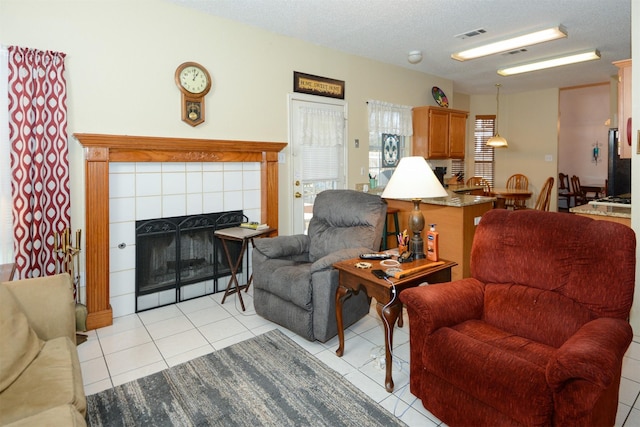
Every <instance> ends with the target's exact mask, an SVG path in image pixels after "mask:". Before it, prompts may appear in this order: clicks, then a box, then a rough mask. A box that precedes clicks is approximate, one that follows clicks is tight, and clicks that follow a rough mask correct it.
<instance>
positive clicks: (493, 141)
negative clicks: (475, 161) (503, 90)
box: [487, 83, 508, 148]
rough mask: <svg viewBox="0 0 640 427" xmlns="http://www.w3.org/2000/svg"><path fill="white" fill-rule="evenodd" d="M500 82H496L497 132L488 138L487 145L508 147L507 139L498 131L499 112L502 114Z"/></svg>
mask: <svg viewBox="0 0 640 427" xmlns="http://www.w3.org/2000/svg"><path fill="white" fill-rule="evenodd" d="M500 86H502V85H501V84H500V83H496V89H497V91H498V94H497V95H496V104H497V107H496V126H495V128H496V133H495V135H494V136H492V137H491V138H489V139H488V140H487V145H488V146H489V147H493V148H506V147H508V144H507V140H506V139H504V138H503V137H501V136H500V134H499V133H498V114H500Z"/></svg>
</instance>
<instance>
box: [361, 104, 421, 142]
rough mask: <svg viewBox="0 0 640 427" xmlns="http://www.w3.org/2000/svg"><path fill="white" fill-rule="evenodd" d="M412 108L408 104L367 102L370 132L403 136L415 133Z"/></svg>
mask: <svg viewBox="0 0 640 427" xmlns="http://www.w3.org/2000/svg"><path fill="white" fill-rule="evenodd" d="M411 108H412V107H410V106H407V105H396V104H390V103H388V102H382V101H373V100H369V101H368V102H367V110H368V112H369V132H372V133H375V134H383V133H389V134H392V135H402V136H411V135H413V121H412V119H411Z"/></svg>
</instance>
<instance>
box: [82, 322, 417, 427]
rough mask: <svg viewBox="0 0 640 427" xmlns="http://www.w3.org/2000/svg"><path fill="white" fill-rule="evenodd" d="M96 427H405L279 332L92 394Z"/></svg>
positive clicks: (90, 414) (91, 410)
mask: <svg viewBox="0 0 640 427" xmlns="http://www.w3.org/2000/svg"><path fill="white" fill-rule="evenodd" d="M87 421H88V424H89V425H90V426H109V427H112V426H358V427H359V426H365V425H366V426H403V425H405V424H404V423H402V422H401V421H400V420H398V419H397V418H395V417H394V416H393V414H391V413H389V412H388V411H386V410H385V409H384V408H382V407H381V406H380V405H378V404H377V403H376V402H375V401H374V400H373V399H371V398H370V397H368V396H367V395H365V394H364V393H363V392H362V391H360V390H358V389H357V388H356V387H355V386H353V385H352V384H351V383H349V382H348V381H347V380H345V379H344V378H342V377H341V376H340V375H339V374H338V373H336V372H335V371H333V370H331V369H330V368H328V367H327V366H326V365H325V364H323V363H322V362H321V361H319V360H318V359H316V358H315V357H313V356H311V355H310V354H309V353H307V352H306V351H305V350H304V349H303V348H302V347H300V346H299V345H298V344H296V343H295V342H293V341H292V340H291V339H289V338H288V337H287V336H285V335H284V334H283V333H282V332H280V331H278V330H273V331H269V332H267V333H265V334H263V335H260V336H258V337H255V338H252V339H249V340H246V341H243V342H240V343H238V344H234V345H232V346H229V347H227V348H224V349H222V350H219V351H216V352H214V353H211V354H208V355H205V356H202V357H199V358H197V359H194V360H191V361H189V362H186V363H183V364H181V365H178V366H174V367H172V368H169V369H166V370H164V371H162V372H158V373H156V374H153V375H149V376H148V377H144V378H140V379H138V380H136V381H132V382H130V383H127V384H123V385H120V386H117V387H115V388H112V389H109V390H105V391H103V392H100V393H96V394H93V395H90V396H87Z"/></svg>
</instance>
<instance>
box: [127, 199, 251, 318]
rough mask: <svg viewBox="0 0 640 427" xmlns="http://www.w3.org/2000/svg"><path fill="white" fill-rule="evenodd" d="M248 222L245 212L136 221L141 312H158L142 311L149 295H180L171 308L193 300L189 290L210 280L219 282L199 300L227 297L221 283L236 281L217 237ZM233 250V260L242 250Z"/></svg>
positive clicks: (233, 246) (235, 246)
mask: <svg viewBox="0 0 640 427" xmlns="http://www.w3.org/2000/svg"><path fill="white" fill-rule="evenodd" d="M246 220H247V218H246V217H245V216H244V215H243V212H242V211H241V210H240V211H228V212H216V213H209V214H201V215H189V216H179V217H170V218H158V219H151V220H144V221H136V312H138V311H143V310H146V309H148V308H155V307H147V308H144V309H143V310H140V309H139V305H138V297H140V296H144V295H150V294H155V293H158V292H164V291H168V290H169V291H170V290H175V298H174V299H173V301H167V302H166V304H172V303H174V302H180V301H184V300H186V299H189V298H187V297H185V296H184V295H183V292H182V290H183V287H185V286H187V285H192V284H198V283H203V282H205V281H208V280H213V287H212V289H211V292H204V293H202V294H200V295H197V296H202V295H206V294H209V293H216V292H220V291H223V290H224V289H219V288H218V279H220V278H221V277H226V276H230V275H231V268H230V266H229V262H228V261H227V257H226V255H225V252H224V248H223V247H222V241H221V240H220V239H219V238H218V237H216V236H214V232H215V231H216V230H217V229H221V228H228V227H237V226H239V225H240V224H241V223H242V222H244V221H246ZM227 244H228V248H229V252H230V255H231V258H232V260H235V259H237V258H238V256H239V255H240V251H241V248H242V244H241V243H240V242H227ZM241 271H242V265H240V269H239V272H241ZM166 304H161V305H166Z"/></svg>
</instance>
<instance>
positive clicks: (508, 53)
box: [503, 49, 527, 56]
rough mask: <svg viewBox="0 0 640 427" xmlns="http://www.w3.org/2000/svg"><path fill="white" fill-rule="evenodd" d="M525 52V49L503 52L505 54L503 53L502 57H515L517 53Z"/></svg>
mask: <svg viewBox="0 0 640 427" xmlns="http://www.w3.org/2000/svg"><path fill="white" fill-rule="evenodd" d="M526 51H527V49H516V50H511V51H509V52H505V53H503V55H504V56H508V55H516V54H518V53H523V52H526Z"/></svg>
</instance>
